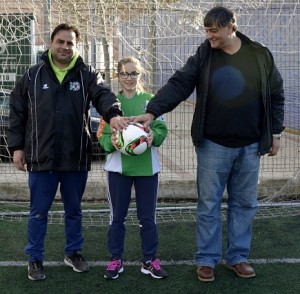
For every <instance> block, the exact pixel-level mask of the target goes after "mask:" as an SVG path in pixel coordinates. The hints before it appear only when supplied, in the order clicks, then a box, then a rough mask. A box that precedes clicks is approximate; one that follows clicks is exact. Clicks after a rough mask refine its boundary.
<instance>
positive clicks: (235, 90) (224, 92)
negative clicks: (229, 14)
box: [204, 44, 262, 147]
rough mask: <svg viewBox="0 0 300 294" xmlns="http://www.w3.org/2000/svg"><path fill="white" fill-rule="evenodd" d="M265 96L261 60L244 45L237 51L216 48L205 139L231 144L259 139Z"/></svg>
mask: <svg viewBox="0 0 300 294" xmlns="http://www.w3.org/2000/svg"><path fill="white" fill-rule="evenodd" d="M261 117H262V96H261V81H260V73H259V68H258V64H257V60H256V58H255V56H254V54H253V53H252V51H251V49H250V48H249V46H247V45H246V44H242V46H241V48H240V49H239V50H238V51H237V52H236V53H235V54H232V55H230V54H228V53H226V52H224V51H223V50H220V49H213V50H212V60H211V69H210V83H209V94H208V99H207V105H206V119H205V127H204V136H205V138H207V139H209V140H211V141H213V142H215V143H217V144H220V145H223V146H227V147H243V146H246V145H249V144H252V143H254V142H258V141H259V138H260V135H261Z"/></svg>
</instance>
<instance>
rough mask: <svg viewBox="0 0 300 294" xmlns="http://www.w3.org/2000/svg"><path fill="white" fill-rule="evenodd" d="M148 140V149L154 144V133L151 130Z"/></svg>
mask: <svg viewBox="0 0 300 294" xmlns="http://www.w3.org/2000/svg"><path fill="white" fill-rule="evenodd" d="M147 139H148V147H150V146H151V145H152V142H153V132H152V131H151V129H149V132H148V136H147Z"/></svg>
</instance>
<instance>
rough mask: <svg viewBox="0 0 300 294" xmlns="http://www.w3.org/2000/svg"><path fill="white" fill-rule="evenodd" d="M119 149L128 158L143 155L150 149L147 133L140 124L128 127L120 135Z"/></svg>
mask: <svg viewBox="0 0 300 294" xmlns="http://www.w3.org/2000/svg"><path fill="white" fill-rule="evenodd" d="M118 148H119V150H120V151H121V152H122V153H123V154H125V155H128V156H135V155H139V154H142V153H144V152H145V151H146V149H147V148H148V138H147V133H146V132H145V129H144V127H143V125H141V124H139V123H135V124H130V125H128V127H127V129H126V130H123V131H122V132H119V134H118Z"/></svg>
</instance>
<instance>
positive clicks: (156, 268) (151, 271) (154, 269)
mask: <svg viewBox="0 0 300 294" xmlns="http://www.w3.org/2000/svg"><path fill="white" fill-rule="evenodd" d="M141 272H142V273H143V274H146V275H151V277H152V278H155V279H163V278H166V277H167V276H168V274H167V273H166V272H165V271H164V270H163V269H162V268H161V267H160V261H159V259H153V260H150V261H147V262H143V264H142V268H141Z"/></svg>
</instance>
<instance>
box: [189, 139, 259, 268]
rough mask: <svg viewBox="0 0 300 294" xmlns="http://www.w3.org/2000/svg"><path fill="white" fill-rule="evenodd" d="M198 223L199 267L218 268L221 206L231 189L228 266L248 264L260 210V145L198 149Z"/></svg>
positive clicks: (208, 145)
mask: <svg viewBox="0 0 300 294" xmlns="http://www.w3.org/2000/svg"><path fill="white" fill-rule="evenodd" d="M196 154H197V161H198V165H197V193H198V205H197V221H196V242H197V248H198V251H197V252H196V254H195V263H196V265H197V266H210V267H215V265H216V264H217V263H218V262H219V261H220V259H221V257H222V220H221V202H222V196H223V193H224V190H225V187H226V186H227V192H228V200H227V250H226V253H225V259H226V262H227V263H228V264H229V265H234V264H237V263H240V262H247V260H248V256H249V253H250V246H251V235H252V222H253V219H254V216H255V214H256V212H257V209H258V201H257V186H258V175H259V165H260V156H259V155H258V143H254V144H251V145H248V146H245V147H240V148H228V147H224V146H221V145H218V144H216V143H213V142H212V141H209V140H204V141H203V143H202V144H201V146H200V147H196Z"/></svg>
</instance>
